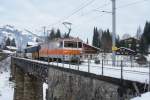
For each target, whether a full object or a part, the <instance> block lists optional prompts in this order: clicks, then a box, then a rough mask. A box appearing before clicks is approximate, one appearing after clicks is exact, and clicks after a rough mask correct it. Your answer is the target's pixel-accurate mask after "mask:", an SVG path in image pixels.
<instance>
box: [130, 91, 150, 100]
mask: <svg viewBox="0 0 150 100" xmlns="http://www.w3.org/2000/svg"><path fill="white" fill-rule="evenodd" d="M131 100H150V92H147V93H144V94H142V95H141V96H140V97H135V98H133V99H131Z"/></svg>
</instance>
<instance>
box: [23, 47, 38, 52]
mask: <svg viewBox="0 0 150 100" xmlns="http://www.w3.org/2000/svg"><path fill="white" fill-rule="evenodd" d="M39 49H40V46H39V45H36V46H30V47H27V48H25V49H24V50H25V53H33V52H37V51H38V50H39Z"/></svg>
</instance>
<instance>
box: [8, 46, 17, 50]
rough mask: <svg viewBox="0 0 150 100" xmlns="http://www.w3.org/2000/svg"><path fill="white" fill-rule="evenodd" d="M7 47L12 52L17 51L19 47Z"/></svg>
mask: <svg viewBox="0 0 150 100" xmlns="http://www.w3.org/2000/svg"><path fill="white" fill-rule="evenodd" d="M6 47H7V48H8V49H10V50H17V47H14V46H6Z"/></svg>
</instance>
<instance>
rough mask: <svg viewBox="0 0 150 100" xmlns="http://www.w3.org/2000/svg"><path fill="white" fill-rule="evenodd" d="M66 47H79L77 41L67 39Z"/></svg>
mask: <svg viewBox="0 0 150 100" xmlns="http://www.w3.org/2000/svg"><path fill="white" fill-rule="evenodd" d="M64 47H69V48H77V42H72V41H65V44H64Z"/></svg>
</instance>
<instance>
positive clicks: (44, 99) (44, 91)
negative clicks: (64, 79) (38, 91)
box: [43, 83, 48, 100]
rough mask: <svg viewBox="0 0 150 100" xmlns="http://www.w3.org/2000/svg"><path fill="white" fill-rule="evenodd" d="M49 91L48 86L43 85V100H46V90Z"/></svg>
mask: <svg viewBox="0 0 150 100" xmlns="http://www.w3.org/2000/svg"><path fill="white" fill-rule="evenodd" d="M47 89H48V84H46V83H43V100H46V90H47Z"/></svg>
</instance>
